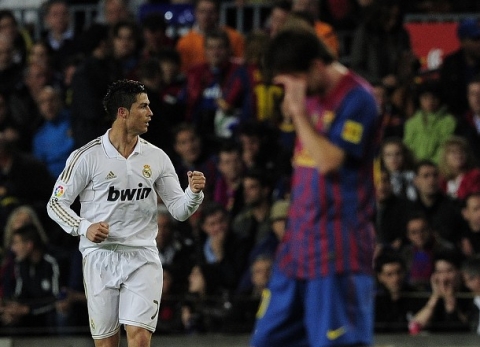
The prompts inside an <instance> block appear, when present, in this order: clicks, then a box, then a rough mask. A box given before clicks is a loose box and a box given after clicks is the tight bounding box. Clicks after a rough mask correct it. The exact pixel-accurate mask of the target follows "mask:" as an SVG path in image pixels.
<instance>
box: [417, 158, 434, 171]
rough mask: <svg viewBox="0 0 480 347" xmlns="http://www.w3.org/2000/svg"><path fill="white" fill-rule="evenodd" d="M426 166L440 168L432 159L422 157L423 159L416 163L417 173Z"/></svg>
mask: <svg viewBox="0 0 480 347" xmlns="http://www.w3.org/2000/svg"><path fill="white" fill-rule="evenodd" d="M424 166H430V167H434V168H436V169H437V170H438V165H437V164H435V163H434V162H433V161H432V160H430V159H422V160H420V161H418V162H417V165H415V175H418V173H419V172H420V169H421V168H422V167H424Z"/></svg>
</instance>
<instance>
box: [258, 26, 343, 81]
mask: <svg viewBox="0 0 480 347" xmlns="http://www.w3.org/2000/svg"><path fill="white" fill-rule="evenodd" d="M315 59H320V60H321V61H323V62H324V63H325V64H330V63H332V62H333V61H335V57H334V55H333V54H332V52H331V51H330V50H329V49H328V48H327V46H325V44H324V43H323V42H321V41H320V39H319V38H318V37H317V35H316V34H315V32H313V30H312V31H310V30H306V29H300V28H299V29H288V30H282V31H280V32H279V33H278V35H276V36H275V37H274V38H273V39H272V40H271V41H270V43H269V45H268V47H267V51H266V54H265V59H264V67H265V68H266V69H267V70H271V72H272V73H269V75H271V76H273V75H275V74H278V73H292V72H307V71H308V70H309V69H310V66H311V64H312V62H313V61H314V60H315Z"/></svg>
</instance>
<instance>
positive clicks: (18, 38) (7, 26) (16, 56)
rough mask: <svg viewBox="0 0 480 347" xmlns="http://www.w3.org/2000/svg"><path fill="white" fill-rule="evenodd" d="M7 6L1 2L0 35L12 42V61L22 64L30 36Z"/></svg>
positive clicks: (30, 43) (28, 46)
mask: <svg viewBox="0 0 480 347" xmlns="http://www.w3.org/2000/svg"><path fill="white" fill-rule="evenodd" d="M7 7H8V5H7V4H3V3H2V9H0V36H3V37H5V38H6V39H7V40H9V41H11V42H12V45H13V46H12V52H11V53H12V58H13V62H14V63H15V64H19V65H24V64H25V62H26V58H27V52H28V51H29V50H30V48H31V45H32V38H31V36H30V33H29V31H28V30H27V28H21V27H20V26H19V25H18V22H17V19H16V17H15V14H14V13H13V12H12V11H11V10H9V9H6V8H7ZM9 82H11V81H9Z"/></svg>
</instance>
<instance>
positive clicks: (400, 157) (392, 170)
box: [380, 137, 417, 200]
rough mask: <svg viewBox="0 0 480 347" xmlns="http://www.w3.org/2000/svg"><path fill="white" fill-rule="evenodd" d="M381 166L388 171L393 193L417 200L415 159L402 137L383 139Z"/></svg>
mask: <svg viewBox="0 0 480 347" xmlns="http://www.w3.org/2000/svg"><path fill="white" fill-rule="evenodd" d="M380 161H381V166H382V167H383V168H384V169H385V170H386V171H388V173H389V176H390V181H391V183H392V189H393V193H394V194H395V195H396V196H400V197H403V198H406V199H409V200H415V199H416V197H417V192H416V190H415V186H414V184H413V179H414V177H415V172H414V169H415V161H414V158H413V154H412V152H411V151H410V149H409V148H408V147H407V146H406V145H405V144H404V143H403V142H402V139H401V138H397V137H391V138H386V139H384V140H383V142H382V144H381V147H380Z"/></svg>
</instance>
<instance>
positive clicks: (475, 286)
mask: <svg viewBox="0 0 480 347" xmlns="http://www.w3.org/2000/svg"><path fill="white" fill-rule="evenodd" d="M462 275H463V281H464V283H465V286H466V287H467V288H468V289H469V290H470V291H471V292H472V294H473V296H474V297H473V307H472V312H471V314H470V317H469V318H470V319H469V321H470V324H471V326H472V330H473V331H474V332H475V333H476V334H477V335H480V319H479V318H480V255H475V256H472V257H468V258H467V259H466V260H465V261H464V263H463V265H462Z"/></svg>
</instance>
